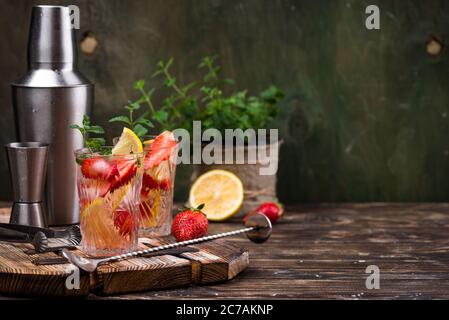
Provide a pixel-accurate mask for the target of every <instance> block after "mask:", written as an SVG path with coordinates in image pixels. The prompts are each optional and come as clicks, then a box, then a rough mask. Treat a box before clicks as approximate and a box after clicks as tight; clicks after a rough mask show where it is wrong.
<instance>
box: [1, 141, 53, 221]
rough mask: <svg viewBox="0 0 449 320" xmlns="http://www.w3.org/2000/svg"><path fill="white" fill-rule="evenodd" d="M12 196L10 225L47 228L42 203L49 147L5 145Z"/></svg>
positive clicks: (44, 145) (39, 144)
mask: <svg viewBox="0 0 449 320" xmlns="http://www.w3.org/2000/svg"><path fill="white" fill-rule="evenodd" d="M5 148H6V154H7V156H8V163H9V172H10V174H11V183H12V187H13V194H14V204H13V207H12V211H11V218H10V220H9V222H10V223H12V224H21V225H29V226H35V227H42V228H43V227H46V221H45V212H44V208H43V204H42V200H43V194H44V187H45V177H46V172H47V153H48V145H47V144H44V143H39V142H16V143H10V144H7V145H6V146H5Z"/></svg>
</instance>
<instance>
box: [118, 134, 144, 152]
mask: <svg viewBox="0 0 449 320" xmlns="http://www.w3.org/2000/svg"><path fill="white" fill-rule="evenodd" d="M142 152H143V146H142V142H141V141H140V139H139V137H138V136H137V135H136V134H135V133H134V131H132V130H131V129H129V128H123V132H122V135H121V136H120V139H119V140H118V142H117V144H116V145H115V147H114V148H113V149H112V154H113V155H123V154H131V153H142Z"/></svg>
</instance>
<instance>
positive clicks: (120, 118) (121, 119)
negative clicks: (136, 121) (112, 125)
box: [109, 116, 131, 125]
mask: <svg viewBox="0 0 449 320" xmlns="http://www.w3.org/2000/svg"><path fill="white" fill-rule="evenodd" d="M109 122H124V123H126V124H127V125H131V121H130V120H129V118H128V117H127V116H117V117H113V118H111V119H109Z"/></svg>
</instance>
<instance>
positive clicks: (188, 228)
mask: <svg viewBox="0 0 449 320" xmlns="http://www.w3.org/2000/svg"><path fill="white" fill-rule="evenodd" d="M203 208H204V205H203V204H202V205H200V206H199V207H198V208H196V209H186V210H184V211H182V212H180V213H178V214H177V215H176V217H175V219H174V220H173V224H172V227H171V233H172V235H173V236H174V237H175V238H176V240H177V241H185V240H192V239H197V238H201V237H204V236H205V235H206V234H207V227H208V225H209V223H208V221H207V218H206V215H205V214H204V213H202V212H201V209H203Z"/></svg>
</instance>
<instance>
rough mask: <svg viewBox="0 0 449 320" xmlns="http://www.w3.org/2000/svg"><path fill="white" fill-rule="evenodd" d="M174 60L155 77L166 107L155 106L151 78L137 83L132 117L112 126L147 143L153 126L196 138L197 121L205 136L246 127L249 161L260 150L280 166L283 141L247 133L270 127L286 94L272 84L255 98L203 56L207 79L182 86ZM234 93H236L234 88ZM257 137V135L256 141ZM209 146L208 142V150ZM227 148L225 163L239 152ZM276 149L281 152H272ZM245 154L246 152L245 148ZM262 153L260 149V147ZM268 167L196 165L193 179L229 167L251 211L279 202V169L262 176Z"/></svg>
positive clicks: (130, 107) (130, 110)
mask: <svg viewBox="0 0 449 320" xmlns="http://www.w3.org/2000/svg"><path fill="white" fill-rule="evenodd" d="M173 63H174V60H173V59H169V60H168V61H160V62H159V63H158V64H157V69H156V72H155V73H154V74H153V78H156V79H162V81H163V86H162V88H159V89H158V90H162V91H163V93H164V94H165V98H164V99H163V100H162V103H161V104H160V105H157V106H156V105H155V102H154V99H153V96H154V93H155V92H156V89H155V88H154V87H153V88H149V89H148V88H147V82H146V81H145V80H138V81H136V83H135V84H134V89H135V90H136V92H137V93H138V98H137V99H136V100H134V101H130V102H129V103H128V105H127V106H125V109H126V110H127V114H126V115H119V116H117V117H114V118H112V119H111V120H110V121H111V122H121V123H123V124H125V125H126V126H128V127H130V128H131V129H132V130H133V131H134V132H136V134H137V135H139V137H141V139H142V140H145V139H148V138H149V137H150V136H149V132H151V130H152V129H153V128H157V129H158V130H159V131H162V130H174V129H176V128H183V129H186V130H188V131H189V132H190V136H191V137H192V136H193V122H194V121H201V129H202V131H203V132H204V131H205V130H208V129H217V130H218V132H219V133H220V135H221V137H222V138H223V140H224V137H225V136H226V130H230V129H232V130H234V129H240V130H241V131H240V135H241V136H240V137H239V134H237V136H236V139H239V138H240V139H243V141H245V142H246V145H245V146H244V150H243V153H244V158H245V159H248V155H249V153H251V152H252V151H254V150H251V148H257V146H256V145H255V142H257V143H258V148H260V150H261V151H263V152H265V154H267V155H269V156H270V158H271V161H272V162H274V163H272V164H271V165H272V166H273V167H274V168H277V163H278V157H277V151H278V150H279V141H275V142H273V143H270V138H269V137H267V139H266V140H265V139H264V141H250V140H254V137H252V138H251V136H250V135H246V134H245V132H246V130H248V129H254V130H258V129H268V128H269V126H270V124H271V122H272V120H274V119H275V118H276V117H277V116H278V114H279V112H280V107H279V103H280V102H281V101H282V100H283V98H284V94H283V93H282V91H281V90H279V89H278V88H277V87H276V86H274V85H271V86H269V87H268V88H267V89H266V90H264V91H262V92H261V93H260V94H258V95H250V94H249V93H248V91H247V90H235V89H234V85H235V82H234V80H232V79H229V78H225V77H222V76H221V68H220V66H218V65H217V64H216V58H214V57H204V58H202V60H201V62H200V64H199V66H198V67H199V69H200V70H201V71H204V76H203V77H202V79H200V80H198V81H195V82H191V83H187V84H180V83H179V82H178V81H177V79H176V78H175V76H174V75H173V74H172V72H171V68H172V66H173ZM233 89H234V90H233ZM255 139H257V135H256V137H255ZM207 144H208V143H207V142H203V147H206V145H207ZM231 148H233V150H231V151H230V150H227V149H226V147H225V146H224V145H223V148H221V152H222V156H221V158H222V159H225V153H226V152H230V153H232V154H236V153H237V152H238V151H239V150H235V149H236V147H235V146H234V147H231ZM270 150H271V152H273V150H274V151H276V152H275V154H270ZM240 151H241V150H240ZM258 151H259V149H258ZM262 167H266V164H263V163H261V162H260V161H258V160H256V163H253V164H222V163H213V164H201V165H199V166H197V167H196V169H195V170H194V173H193V175H192V179H195V178H196V177H197V176H198V175H199V174H201V173H204V172H206V171H209V170H211V169H224V170H229V171H231V172H234V173H235V174H236V175H237V176H239V177H240V179H241V180H242V182H243V185H244V188H245V193H246V194H245V204H246V207H244V208H242V211H247V210H249V209H251V208H252V207H253V206H254V205H256V204H257V203H260V202H262V201H274V200H276V170H275V171H274V172H273V174H269V175H261V174H260V169H261V168H262Z"/></svg>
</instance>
